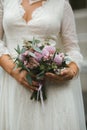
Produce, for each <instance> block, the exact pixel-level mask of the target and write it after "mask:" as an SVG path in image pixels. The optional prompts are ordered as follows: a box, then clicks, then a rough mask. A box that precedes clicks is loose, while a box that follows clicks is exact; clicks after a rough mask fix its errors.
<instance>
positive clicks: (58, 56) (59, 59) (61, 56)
mask: <svg viewBox="0 0 87 130" xmlns="http://www.w3.org/2000/svg"><path fill="white" fill-rule="evenodd" d="M63 60H64V54H63V53H60V54H56V55H55V58H54V62H56V63H57V65H59V66H60V65H61V64H62V62H63Z"/></svg>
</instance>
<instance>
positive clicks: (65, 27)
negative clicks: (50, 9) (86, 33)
mask: <svg viewBox="0 0 87 130" xmlns="http://www.w3.org/2000/svg"><path fill="white" fill-rule="evenodd" d="M61 34H62V39H63V45H64V50H65V52H66V53H67V54H68V55H69V56H70V58H71V60H72V61H74V62H75V63H76V64H77V65H78V67H79V68H80V67H81V63H82V61H83V57H82V55H81V53H80V48H79V45H78V39H77V35H76V27H75V20H74V14H73V11H72V8H71V6H70V4H69V2H68V1H65V6H64V16H63V20H62V26H61Z"/></svg>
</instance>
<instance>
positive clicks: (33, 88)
mask: <svg viewBox="0 0 87 130" xmlns="http://www.w3.org/2000/svg"><path fill="white" fill-rule="evenodd" d="M22 85H23V86H25V87H27V88H29V89H31V90H38V88H37V87H33V86H31V85H30V84H29V83H28V82H26V81H25V80H24V81H23V82H22Z"/></svg>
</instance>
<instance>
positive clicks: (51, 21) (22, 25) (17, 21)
mask: <svg viewBox="0 0 87 130" xmlns="http://www.w3.org/2000/svg"><path fill="white" fill-rule="evenodd" d="M5 1H6V0H5ZM63 1H64V0H59V3H58V1H56V0H54V1H53V0H48V1H47V2H45V4H43V5H42V3H41V2H39V3H38V4H34V5H32V6H30V5H29V4H28V3H26V2H22V3H19V2H18V0H15V1H14V2H13V0H9V2H6V3H5V4H4V17H3V22H4V28H8V29H9V28H10V29H12V30H16V29H17V30H18V31H20V30H22V29H26V30H27V31H35V32H37V33H39V32H42V33H45V32H46V33H57V32H58V31H59V30H60V25H61V20H62V16H63V7H64V4H63V3H64V2H63ZM41 30H42V31H41Z"/></svg>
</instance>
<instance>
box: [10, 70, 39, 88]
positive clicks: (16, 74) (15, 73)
mask: <svg viewBox="0 0 87 130" xmlns="http://www.w3.org/2000/svg"><path fill="white" fill-rule="evenodd" d="M26 75H27V71H25V70H22V71H21V72H20V68H17V69H13V70H12V72H11V76H12V77H13V78H15V79H16V80H17V81H18V82H19V83H20V84H21V85H23V86H25V87H26V88H29V89H31V90H37V89H38V83H37V82H35V81H32V85H30V84H29V83H28V82H27V79H26Z"/></svg>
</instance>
